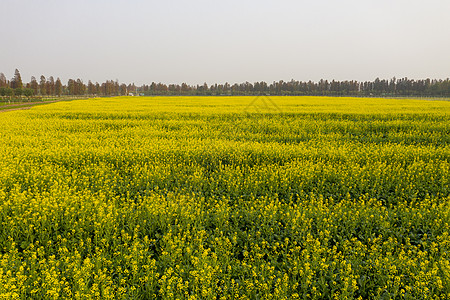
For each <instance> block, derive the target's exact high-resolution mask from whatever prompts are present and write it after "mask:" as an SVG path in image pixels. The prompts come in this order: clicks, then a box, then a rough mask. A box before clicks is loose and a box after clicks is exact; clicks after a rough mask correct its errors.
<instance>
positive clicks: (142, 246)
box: [0, 97, 450, 299]
mask: <svg viewBox="0 0 450 300" xmlns="http://www.w3.org/2000/svg"><path fill="white" fill-rule="evenodd" d="M449 194H450V102H446V101H421V100H408V99H402V100H399V99H373V98H370V99H361V98H326V97H271V98H267V97H259V98H254V97H118V98H105V99H88V100H78V101H71V102H58V103H53V104H49V105H43V106H39V107H34V108H32V109H30V110H23V111H14V112H7V113H1V114H0V299H449V298H450V236H449V229H450V228H449V224H450V206H449V205H450V195H449Z"/></svg>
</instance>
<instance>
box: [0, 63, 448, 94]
mask: <svg viewBox="0 0 450 300" xmlns="http://www.w3.org/2000/svg"><path fill="white" fill-rule="evenodd" d="M130 94H132V95H147V96H148V95H174V96H175V95H199V96H200V95H203V96H208V95H210V96H216V95H242V96H244V95H286V96H287V95H311V96H398V97H401V96H415V97H450V80H449V79H448V78H447V79H445V80H442V79H441V80H437V79H433V80H432V79H423V80H413V79H408V78H401V79H396V78H392V79H390V80H386V79H379V78H377V79H375V80H374V81H364V82H359V81H354V80H352V81H335V80H332V81H328V80H320V81H319V82H313V81H308V82H304V81H295V80H291V81H288V82H285V81H282V80H281V81H278V82H273V83H270V84H268V83H266V82H263V81H261V82H255V83H250V82H244V83H239V84H238V83H235V84H233V85H231V84H229V83H225V84H213V85H210V86H208V85H207V84H206V83H204V84H203V85H188V84H186V83H182V84H181V85H180V84H169V85H167V84H164V83H155V82H153V83H151V84H150V85H146V84H144V85H142V86H135V85H134V84H119V83H118V82H117V81H113V80H108V81H106V82H104V83H101V84H99V83H98V82H96V83H92V82H91V81H90V80H89V81H88V83H87V84H86V83H84V82H83V81H82V80H81V79H69V80H68V82H67V84H63V83H62V82H61V80H60V79H59V78H57V79H56V80H55V79H54V78H53V76H50V77H48V78H46V77H45V76H43V75H42V76H41V77H40V78H39V82H38V81H37V80H36V78H35V77H34V76H32V77H31V80H30V82H29V83H26V84H24V83H23V82H22V78H21V76H20V72H19V70H17V69H16V71H15V73H14V77H13V78H12V79H11V80H8V79H7V78H6V77H5V75H4V74H3V73H0V96H2V97H4V96H7V97H22V96H25V97H27V98H30V97H47V96H48V97H58V96H64V95H68V96H120V95H130Z"/></svg>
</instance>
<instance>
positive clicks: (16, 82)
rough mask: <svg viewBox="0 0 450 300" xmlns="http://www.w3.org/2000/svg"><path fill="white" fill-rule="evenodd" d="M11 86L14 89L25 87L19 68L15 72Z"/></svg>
mask: <svg viewBox="0 0 450 300" xmlns="http://www.w3.org/2000/svg"><path fill="white" fill-rule="evenodd" d="M11 87H12V88H13V89H21V88H22V87H23V83H22V77H21V76H20V72H19V70H17V69H16V71H15V72H14V77H13V79H12V80H11Z"/></svg>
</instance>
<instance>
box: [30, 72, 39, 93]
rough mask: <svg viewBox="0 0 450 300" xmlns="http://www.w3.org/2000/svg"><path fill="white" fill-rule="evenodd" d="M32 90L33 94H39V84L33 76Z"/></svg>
mask: <svg viewBox="0 0 450 300" xmlns="http://www.w3.org/2000/svg"><path fill="white" fill-rule="evenodd" d="M30 88H31V89H32V90H33V94H34V95H37V94H38V93H39V84H38V83H37V81H36V77H34V76H31V81H30Z"/></svg>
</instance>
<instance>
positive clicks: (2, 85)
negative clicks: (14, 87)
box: [0, 73, 8, 88]
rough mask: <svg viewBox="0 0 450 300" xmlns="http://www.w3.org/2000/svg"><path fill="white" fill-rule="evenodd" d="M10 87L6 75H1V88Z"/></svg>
mask: <svg viewBox="0 0 450 300" xmlns="http://www.w3.org/2000/svg"><path fill="white" fill-rule="evenodd" d="M7 86H8V80H7V79H6V76H5V74H3V73H0V88H3V87H7Z"/></svg>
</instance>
